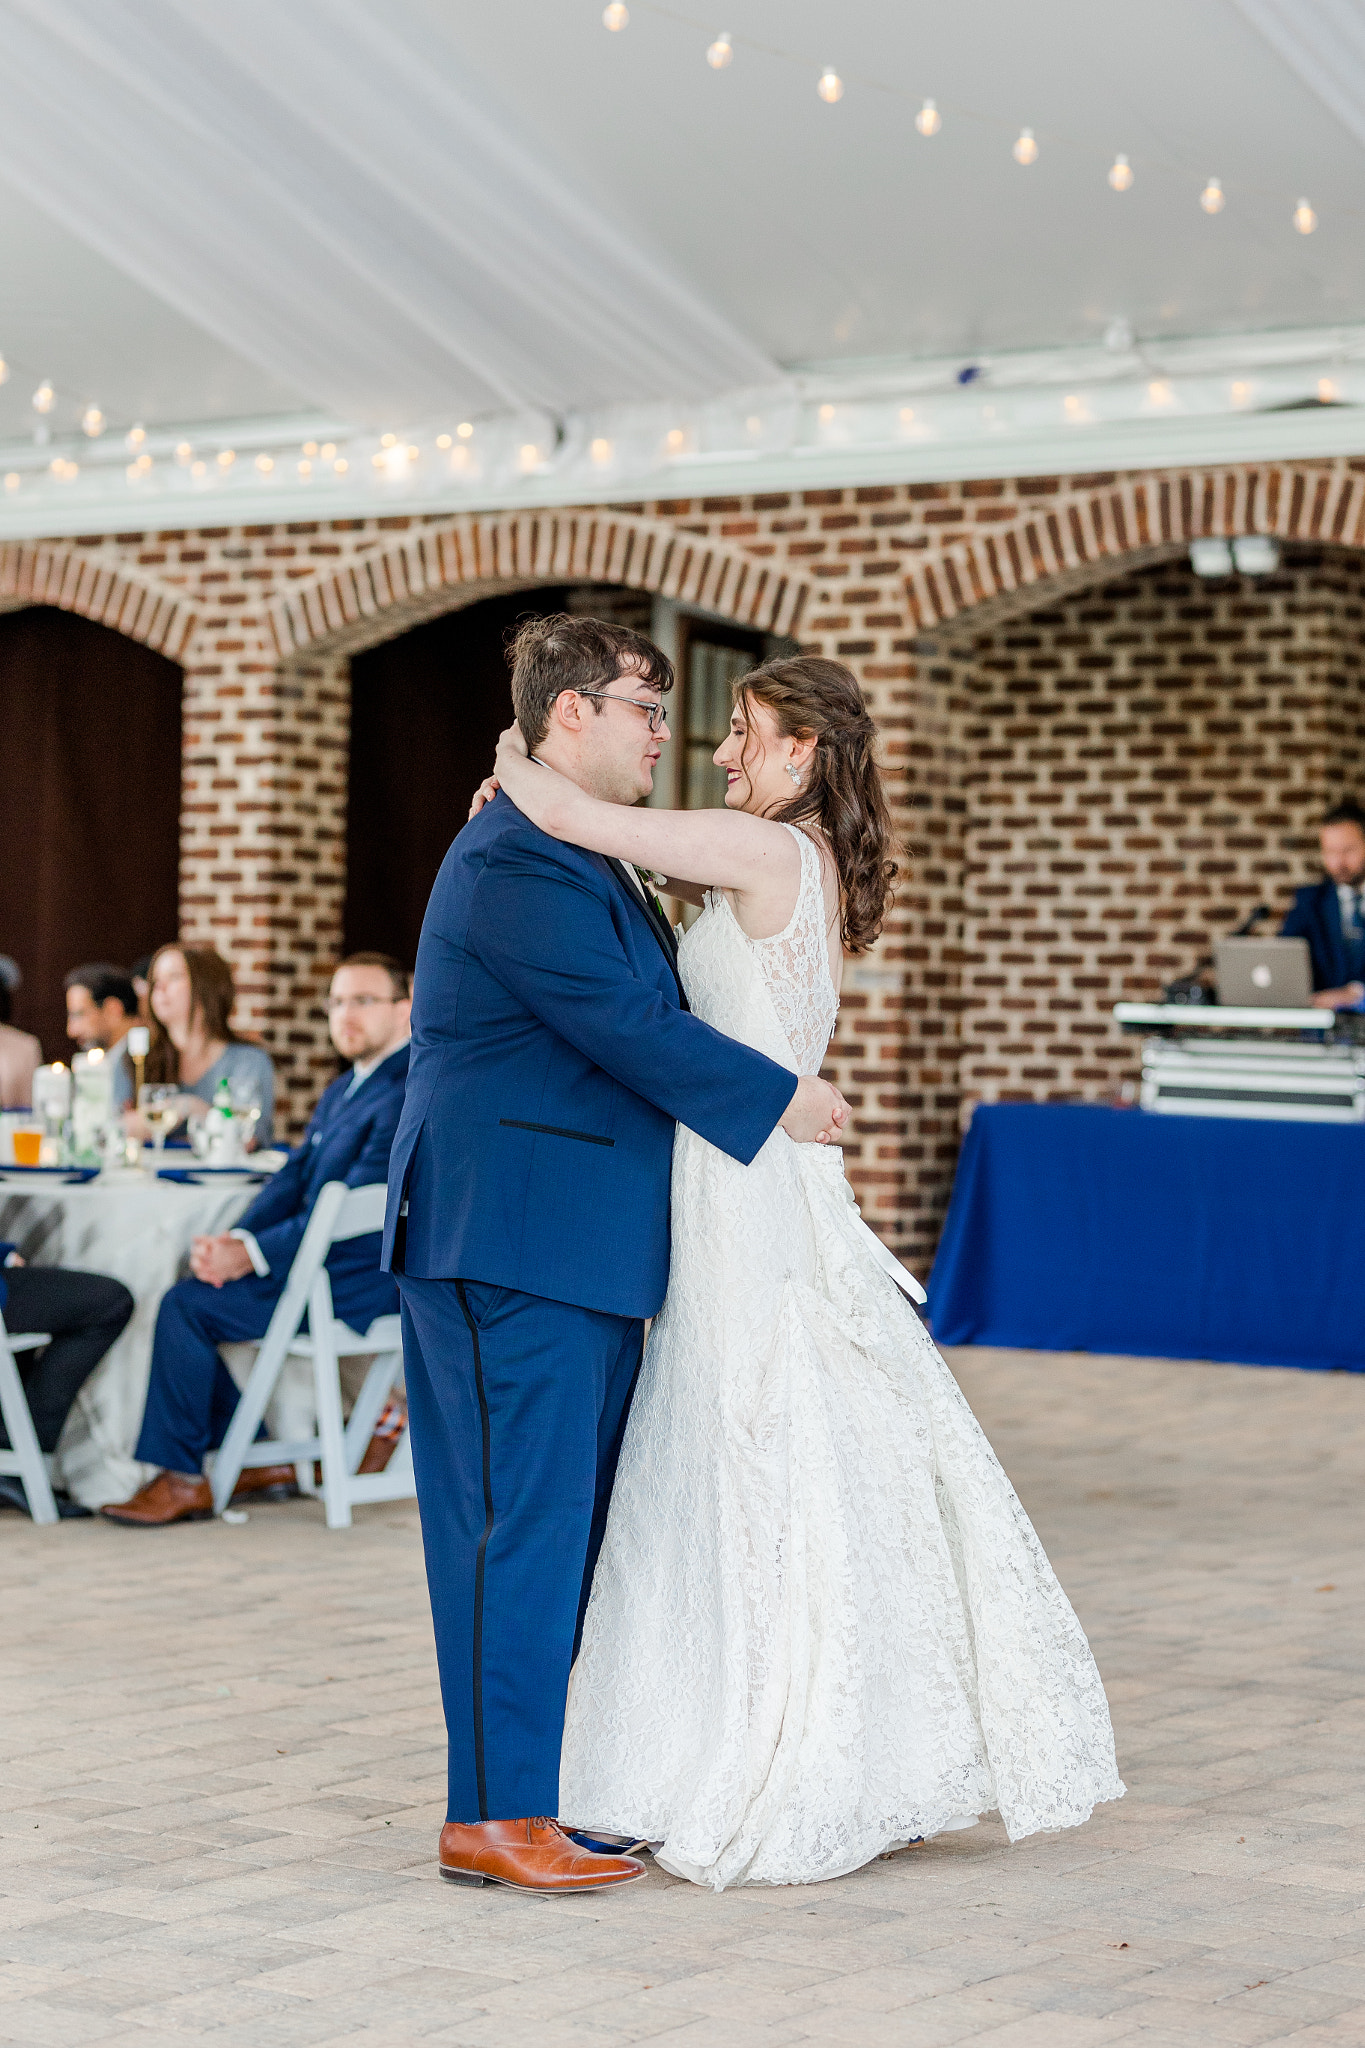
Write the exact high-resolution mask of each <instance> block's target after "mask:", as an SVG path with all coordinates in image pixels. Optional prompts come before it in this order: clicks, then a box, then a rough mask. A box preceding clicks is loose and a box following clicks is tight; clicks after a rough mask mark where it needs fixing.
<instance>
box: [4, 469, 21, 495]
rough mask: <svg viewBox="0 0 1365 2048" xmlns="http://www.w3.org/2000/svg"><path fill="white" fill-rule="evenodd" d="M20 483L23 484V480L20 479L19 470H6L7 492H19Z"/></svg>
mask: <svg viewBox="0 0 1365 2048" xmlns="http://www.w3.org/2000/svg"><path fill="white" fill-rule="evenodd" d="M20 482H21V478H20V475H19V472H18V470H17V469H10V470H6V472H5V489H6V490H7V491H17V490H18V488H19V485H20Z"/></svg>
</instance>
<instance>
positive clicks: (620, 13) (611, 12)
mask: <svg viewBox="0 0 1365 2048" xmlns="http://www.w3.org/2000/svg"><path fill="white" fill-rule="evenodd" d="M629 20H630V9H629V8H628V7H623V6H622V5H621V0H611V6H610V7H604V8H603V9H602V26H603V28H609V29H610V30H611V32H612V34H613V35H614V36H615V35H619V34H620V33H621V30H622V29H623V28H624V27H625V26H626V23H627V22H628V21H629Z"/></svg>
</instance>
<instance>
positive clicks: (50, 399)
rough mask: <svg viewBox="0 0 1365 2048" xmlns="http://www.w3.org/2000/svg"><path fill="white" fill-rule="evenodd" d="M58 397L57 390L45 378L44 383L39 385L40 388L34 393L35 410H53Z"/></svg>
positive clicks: (33, 403)
mask: <svg viewBox="0 0 1365 2048" xmlns="http://www.w3.org/2000/svg"><path fill="white" fill-rule="evenodd" d="M56 397H57V394H56V392H55V391H54V390H53V389H52V386H51V385H50V384H49V383H48V381H47V379H46V378H44V379H43V381H42V383H41V384H40V385H39V386H38V389H37V390H36V391H35V392H34V394H33V399H32V405H33V410H34V411H35V412H51V410H52V407H53V405H54V403H55V401H56Z"/></svg>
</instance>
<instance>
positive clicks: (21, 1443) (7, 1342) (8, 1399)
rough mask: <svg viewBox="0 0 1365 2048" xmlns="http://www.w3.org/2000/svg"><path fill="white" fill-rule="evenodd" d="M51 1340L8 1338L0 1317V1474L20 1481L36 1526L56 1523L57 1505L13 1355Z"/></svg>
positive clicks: (30, 1334) (34, 1335) (31, 1334)
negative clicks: (0, 1441) (5, 1446)
mask: <svg viewBox="0 0 1365 2048" xmlns="http://www.w3.org/2000/svg"><path fill="white" fill-rule="evenodd" d="M51 1342H52V1339H51V1338H50V1337H49V1336H46V1335H45V1334H41V1333H39V1332H37V1331H34V1330H25V1331H24V1333H23V1335H22V1336H20V1335H18V1334H17V1333H16V1334H15V1335H14V1336H11V1335H10V1333H9V1331H8V1330H7V1329H6V1328H5V1318H4V1317H3V1315H0V1415H3V1416H4V1418H5V1435H6V1436H7V1437H8V1438H9V1440H10V1449H9V1450H7V1451H6V1450H0V1472H3V1473H4V1474H5V1475H6V1477H8V1478H15V1479H22V1480H23V1482H24V1492H25V1493H26V1494H27V1495H28V1511H29V1513H30V1515H32V1517H33V1519H34V1521H35V1522H55V1521H56V1520H57V1519H58V1517H57V1503H56V1501H55V1500H54V1499H53V1498H52V1481H51V1479H50V1478H49V1476H48V1460H47V1458H46V1457H45V1456H44V1454H43V1452H42V1451H41V1450H40V1449H39V1447H38V1432H37V1430H36V1429H35V1428H34V1427H33V1417H32V1415H31V1414H30V1413H29V1406H28V1395H27V1394H26V1393H25V1392H24V1383H23V1381H22V1379H20V1377H19V1368H18V1366H17V1365H16V1364H15V1362H14V1354H15V1352H16V1351H38V1350H40V1349H41V1348H42V1346H43V1345H44V1344H50V1343H51Z"/></svg>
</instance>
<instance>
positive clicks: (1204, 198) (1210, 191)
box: [1199, 178, 1227, 213]
mask: <svg viewBox="0 0 1365 2048" xmlns="http://www.w3.org/2000/svg"><path fill="white" fill-rule="evenodd" d="M1199 204H1200V205H1201V206H1202V207H1203V209H1204V211H1205V213H1221V212H1222V211H1223V208H1224V207H1225V206H1226V205H1227V195H1226V194H1225V193H1224V191H1223V187H1222V184H1221V182H1220V180H1219V179H1217V178H1210V179H1209V182H1208V184H1207V185H1206V186H1205V187H1204V189H1203V191H1202V192H1201V193H1200V195H1199Z"/></svg>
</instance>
